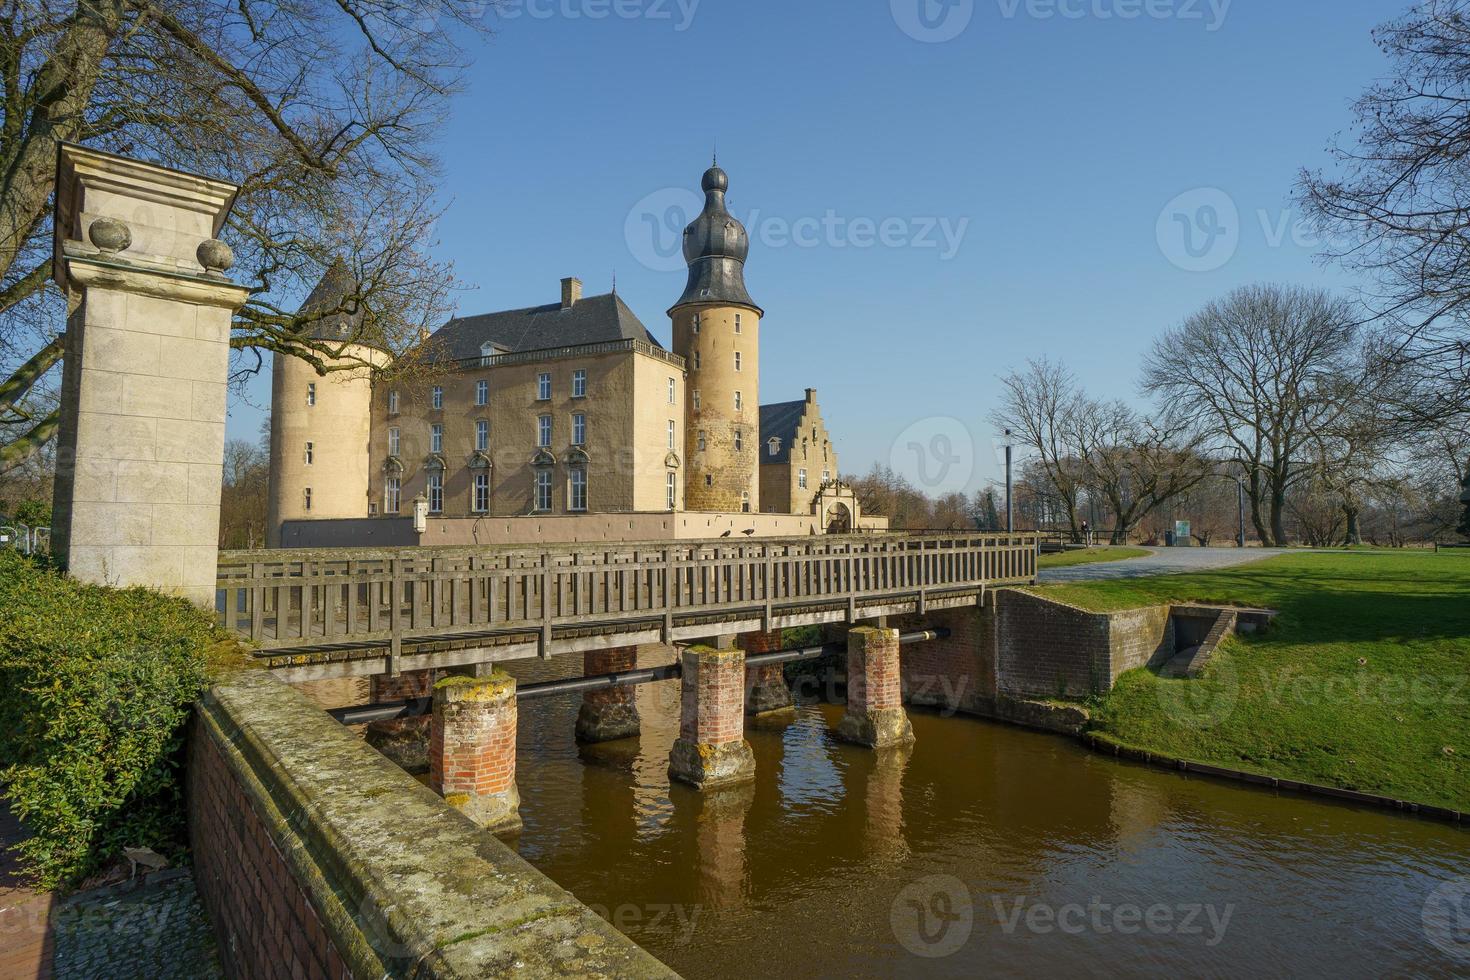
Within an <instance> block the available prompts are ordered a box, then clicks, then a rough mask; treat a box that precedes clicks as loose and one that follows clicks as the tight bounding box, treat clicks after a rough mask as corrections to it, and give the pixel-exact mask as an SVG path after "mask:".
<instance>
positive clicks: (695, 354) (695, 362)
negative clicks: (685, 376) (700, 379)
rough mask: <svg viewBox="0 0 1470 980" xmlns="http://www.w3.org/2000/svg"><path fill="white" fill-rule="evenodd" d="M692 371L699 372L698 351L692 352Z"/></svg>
mask: <svg viewBox="0 0 1470 980" xmlns="http://www.w3.org/2000/svg"><path fill="white" fill-rule="evenodd" d="M694 370H696V371H698V370H699V351H695V352H694Z"/></svg>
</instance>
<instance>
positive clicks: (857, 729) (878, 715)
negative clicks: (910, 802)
mask: <svg viewBox="0 0 1470 980" xmlns="http://www.w3.org/2000/svg"><path fill="white" fill-rule="evenodd" d="M898 635H899V634H898V630H896V629H888V628H886V627H873V626H858V627H854V628H853V629H851V630H849V631H848V634H847V713H846V714H845V715H844V716H843V718H842V721H841V722H840V723H839V724H838V726H837V731H836V732H835V734H836V736H837V737H838V738H840V739H842V740H843V741H844V742H852V743H854V744H857V745H867V746H870V747H872V748H887V747H889V746H893V745H907V744H908V743H910V742H912V741H913V740H914V730H913V726H912V725H910V724H909V716H908V714H907V713H905V711H904V709H903V679H902V675H901V672H900V668H899V655H898V650H899V644H898Z"/></svg>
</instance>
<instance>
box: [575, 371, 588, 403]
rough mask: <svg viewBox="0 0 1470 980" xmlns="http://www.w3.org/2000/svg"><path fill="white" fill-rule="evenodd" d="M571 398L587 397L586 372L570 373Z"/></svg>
mask: <svg viewBox="0 0 1470 980" xmlns="http://www.w3.org/2000/svg"><path fill="white" fill-rule="evenodd" d="M572 397H573V398H586V397H587V372H586V371H573V372H572Z"/></svg>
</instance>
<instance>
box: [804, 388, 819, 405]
mask: <svg viewBox="0 0 1470 980" xmlns="http://www.w3.org/2000/svg"><path fill="white" fill-rule="evenodd" d="M806 403H807V404H808V405H815V404H816V403H817V389H815V388H808V389H807V390H806Z"/></svg>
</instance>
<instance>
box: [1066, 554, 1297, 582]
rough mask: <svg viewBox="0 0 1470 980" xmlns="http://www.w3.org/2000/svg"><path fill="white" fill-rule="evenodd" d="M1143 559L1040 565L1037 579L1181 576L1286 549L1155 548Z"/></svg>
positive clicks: (1099, 579)
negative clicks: (1049, 566)
mask: <svg viewBox="0 0 1470 980" xmlns="http://www.w3.org/2000/svg"><path fill="white" fill-rule="evenodd" d="M1151 550H1152V552H1153V553H1152V554H1151V555H1150V556H1149V557H1147V558H1127V559H1124V560H1123V561H1107V562H1097V563H1095V564H1092V565H1073V566H1071V567H1070V568H1043V569H1042V570H1041V572H1040V574H1039V575H1038V577H1037V578H1038V580H1039V581H1040V582H1041V583H1042V584H1043V585H1052V584H1055V583H1058V582H1097V581H1101V580H1104V579H1119V578H1145V577H1147V576H1149V575H1183V574H1186V573H1189V572H1208V571H1213V570H1214V569H1217V568H1230V567H1231V566H1233V565H1244V564H1246V563H1247V562H1253V561H1261V560H1262V559H1264V558H1274V557H1275V556H1276V555H1284V554H1286V552H1285V551H1284V550H1282V549H1280V548H1246V549H1244V550H1242V549H1240V548H1155V549H1151Z"/></svg>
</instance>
